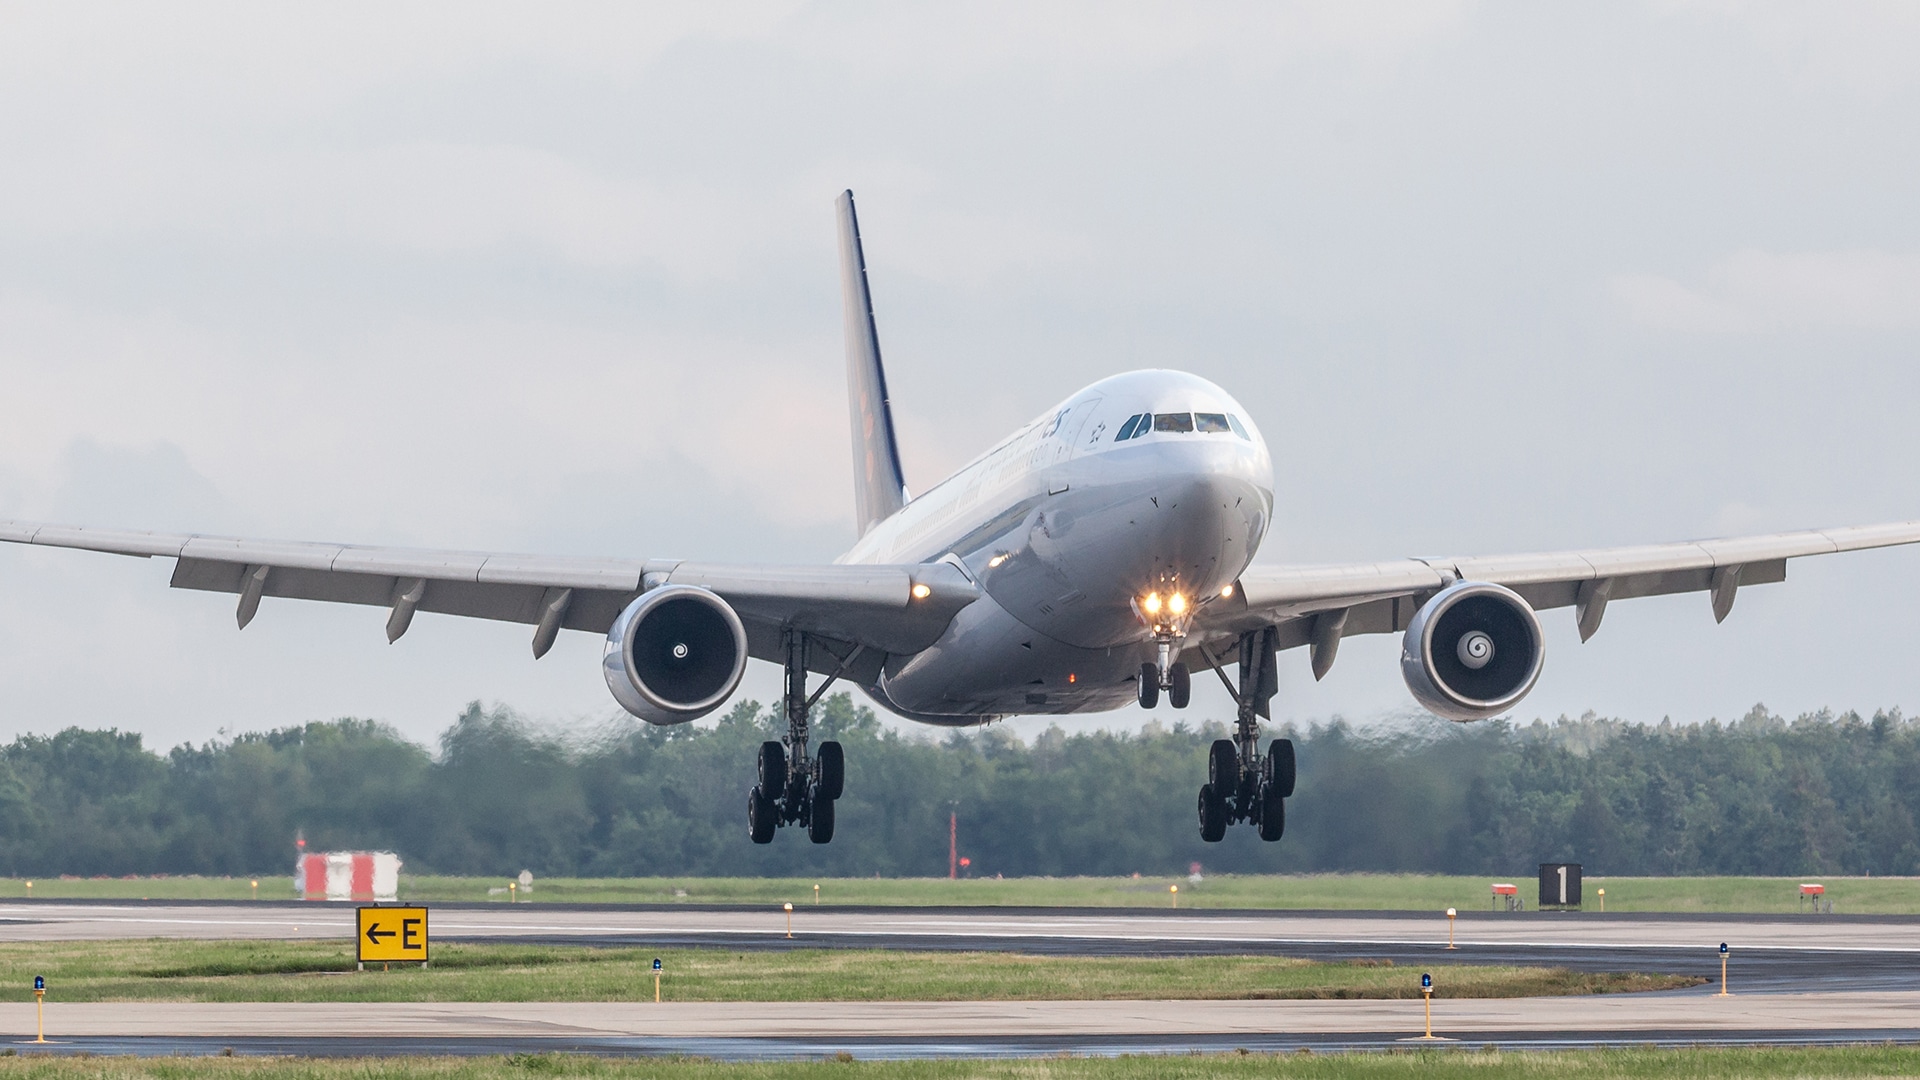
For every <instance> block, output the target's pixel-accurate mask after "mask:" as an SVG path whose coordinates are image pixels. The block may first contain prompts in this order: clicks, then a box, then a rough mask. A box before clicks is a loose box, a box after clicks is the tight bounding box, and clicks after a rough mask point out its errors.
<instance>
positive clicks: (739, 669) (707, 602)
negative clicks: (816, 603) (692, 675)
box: [620, 585, 747, 716]
mask: <svg viewBox="0 0 1920 1080" xmlns="http://www.w3.org/2000/svg"><path fill="white" fill-rule="evenodd" d="M673 600H693V601H695V602H697V603H699V604H701V605H703V606H705V607H707V608H710V609H711V610H713V611H714V612H716V613H718V614H719V616H720V617H721V619H722V620H724V621H725V622H726V624H727V629H728V630H730V631H731V632H732V634H733V646H734V651H733V668H732V670H731V671H730V672H729V673H728V676H727V678H726V679H725V680H723V681H722V682H721V684H720V689H719V690H718V691H716V692H714V693H712V694H709V695H707V696H706V697H704V698H701V699H700V700H698V701H666V700H663V699H662V698H661V697H660V696H659V695H658V694H655V693H653V692H652V691H650V690H648V689H647V688H646V683H645V682H644V681H643V680H642V679H641V678H640V671H639V668H638V667H637V666H635V664H634V659H633V648H634V645H635V644H636V643H637V642H636V639H637V637H638V635H636V634H634V633H633V632H632V630H633V628H635V627H638V626H639V624H640V620H642V619H643V618H645V617H646V615H647V613H648V612H650V611H652V610H653V609H654V608H657V607H659V606H660V605H662V604H665V603H669V602H671V601H673ZM627 626H628V632H627V633H626V635H625V637H624V640H622V641H621V642H620V663H621V666H622V667H624V668H625V669H626V675H627V682H628V685H629V686H631V687H632V688H633V689H634V691H635V692H636V693H638V694H640V695H641V696H642V697H644V698H646V699H647V701H648V702H650V703H651V704H652V705H653V706H654V707H655V708H657V709H660V710H661V711H662V712H667V713H677V714H681V715H687V716H699V715H702V714H704V713H706V712H708V711H710V710H712V709H714V708H717V707H718V706H719V705H720V704H721V703H722V702H724V701H726V700H727V697H728V696H729V695H730V694H732V693H733V691H734V689H735V688H736V687H738V686H739V684H740V677H741V676H742V675H743V674H744V673H745V671H746V667H747V628H746V626H745V625H744V624H743V623H741V621H740V616H739V614H738V613H736V612H735V611H734V610H733V605H731V604H729V603H727V602H726V601H725V600H723V599H721V598H720V597H719V596H718V595H717V594H715V593H713V592H712V591H710V590H707V589H703V588H701V587H699V586H698V585H662V586H660V587H659V588H657V589H652V590H649V591H648V592H647V593H646V594H645V595H643V596H642V597H641V598H640V600H639V602H637V603H636V605H635V610H634V612H633V615H632V616H631V617H630V618H629V619H627Z"/></svg>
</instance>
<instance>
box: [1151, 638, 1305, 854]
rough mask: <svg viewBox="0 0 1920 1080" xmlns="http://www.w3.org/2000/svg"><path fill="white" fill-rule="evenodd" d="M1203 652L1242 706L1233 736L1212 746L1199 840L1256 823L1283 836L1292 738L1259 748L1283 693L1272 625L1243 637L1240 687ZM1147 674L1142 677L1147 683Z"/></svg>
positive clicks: (1263, 831)
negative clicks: (1263, 721) (1276, 700)
mask: <svg viewBox="0 0 1920 1080" xmlns="http://www.w3.org/2000/svg"><path fill="white" fill-rule="evenodd" d="M1201 651H1202V653H1204V654H1205V655H1206V657H1207V659H1208V660H1209V661H1211V662H1212V663H1213V669H1214V671H1215V672H1217V673H1218V674H1219V675H1220V681H1221V682H1223V683H1225V684H1226V687H1227V692H1228V693H1230V694H1232V695H1233V699H1234V702H1235V704H1236V705H1238V707H1239V708H1238V715H1237V716H1236V718H1235V723H1234V735H1233V738H1231V739H1216V740H1214V743H1213V746H1212V747H1211V748H1210V749H1209V750H1208V751H1207V782H1206V783H1205V784H1204V785H1202V786H1201V788H1200V839H1202V840H1205V841H1206V842H1207V843H1209V844H1216V843H1219V842H1220V840H1221V839H1223V838H1224V837H1225V836H1226V835H1227V826H1229V825H1231V824H1233V823H1234V822H1237V821H1247V822H1252V823H1253V824H1254V825H1255V826H1257V827H1258V828H1259V830H1260V839H1262V840H1269V841H1271V840H1278V839H1280V837H1281V835H1282V834H1284V833H1285V832H1286V831H1287V802H1286V801H1287V799H1289V798H1290V797H1292V795H1293V782H1294V758H1293V740H1291V739H1274V740H1273V741H1272V742H1270V743H1268V744H1267V752H1266V753H1265V754H1262V753H1261V752H1260V718H1261V717H1267V718H1268V719H1271V718H1272V716H1273V713H1272V704H1271V703H1272V701H1273V695H1274V694H1276V693H1278V692H1279V677H1278V673H1277V672H1276V671H1275V668H1274V657H1275V650H1274V640H1273V630H1272V628H1267V629H1264V630H1256V631H1254V632H1252V633H1249V634H1243V635H1241V637H1240V657H1239V660H1240V664H1239V667H1240V679H1239V685H1238V686H1237V687H1236V686H1235V685H1234V684H1233V682H1231V681H1229V680H1228V679H1227V673H1226V671H1225V670H1224V668H1222V666H1221V664H1220V662H1219V660H1217V659H1216V658H1215V657H1214V656H1213V654H1212V653H1208V652H1206V646H1204V645H1202V646H1201ZM1144 684H1145V679H1144V678H1143V679H1142V685H1144Z"/></svg>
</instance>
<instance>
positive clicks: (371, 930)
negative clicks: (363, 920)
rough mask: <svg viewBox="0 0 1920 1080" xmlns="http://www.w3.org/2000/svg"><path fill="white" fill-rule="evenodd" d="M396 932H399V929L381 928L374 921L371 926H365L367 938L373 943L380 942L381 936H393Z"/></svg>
mask: <svg viewBox="0 0 1920 1080" xmlns="http://www.w3.org/2000/svg"><path fill="white" fill-rule="evenodd" d="M398 933H400V931H398V930H382V929H380V924H379V923H374V924H373V925H372V926H369V927H367V940H368V941H371V942H373V943H374V944H375V945H378V944H380V939H381V938H383V937H393V936H395V935H397V934H398Z"/></svg>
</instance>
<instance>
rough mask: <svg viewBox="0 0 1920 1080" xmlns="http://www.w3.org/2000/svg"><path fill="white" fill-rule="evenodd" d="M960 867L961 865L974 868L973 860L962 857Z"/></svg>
mask: <svg viewBox="0 0 1920 1080" xmlns="http://www.w3.org/2000/svg"><path fill="white" fill-rule="evenodd" d="M960 865H961V866H972V865H973V860H972V859H969V858H967V857H966V856H965V855H962V856H960Z"/></svg>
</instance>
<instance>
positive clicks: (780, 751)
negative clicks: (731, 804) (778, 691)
mask: <svg viewBox="0 0 1920 1080" xmlns="http://www.w3.org/2000/svg"><path fill="white" fill-rule="evenodd" d="M786 646H787V690H786V694H785V697H784V704H785V711H786V715H787V737H786V738H784V739H781V740H780V741H778V742H772V741H769V742H763V743H761V744H760V760H759V775H758V780H759V783H757V784H755V785H754V786H753V790H752V791H751V792H749V793H748V795H747V835H748V836H750V837H751V838H752V839H753V842H754V843H756V844H765V843H770V842H772V840H773V831H774V830H775V829H777V828H779V827H780V826H782V825H804V826H806V830H807V839H809V840H811V841H813V842H814V843H816V844H824V843H826V842H827V841H829V840H832V839H833V804H834V801H835V800H836V799H838V798H840V793H841V791H842V790H843V789H844V788H845V787H846V779H847V765H846V758H845V757H844V756H843V755H842V754H841V752H840V744H839V743H837V742H832V741H828V742H823V743H821V744H820V747H819V750H818V752H817V753H815V754H813V755H812V756H809V755H808V754H807V717H808V716H809V714H811V713H812V712H813V705H814V702H816V701H818V700H820V695H822V694H824V693H826V692H827V687H829V686H832V685H833V682H834V679H836V678H838V677H839V675H838V673H836V674H834V675H832V676H829V677H828V678H827V681H826V682H825V683H822V684H821V686H820V689H818V690H815V691H814V692H813V694H812V695H811V696H809V695H808V694H807V666H806V657H807V636H806V635H805V634H802V633H800V632H798V631H788V632H787V635H786ZM858 655H859V650H858V649H856V650H855V651H854V652H853V653H850V654H849V655H848V656H847V659H846V660H845V661H844V662H842V663H841V665H840V670H841V671H845V670H846V669H847V667H848V666H849V665H850V664H852V663H853V660H854V657H856V656H858Z"/></svg>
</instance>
